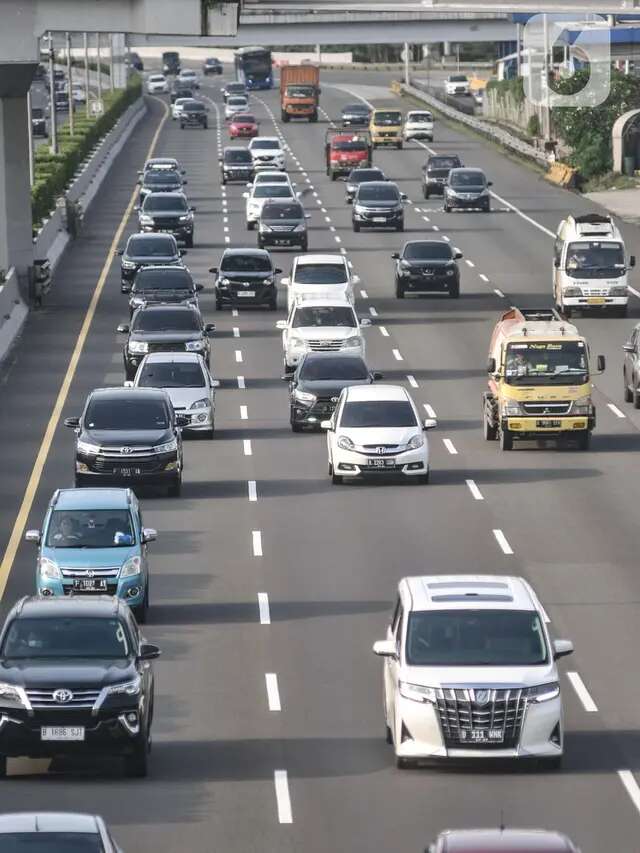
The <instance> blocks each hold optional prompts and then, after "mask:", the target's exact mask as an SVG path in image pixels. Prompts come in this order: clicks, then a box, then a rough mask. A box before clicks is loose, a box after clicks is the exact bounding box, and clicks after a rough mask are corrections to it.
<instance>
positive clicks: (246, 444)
mask: <svg viewBox="0 0 640 853" xmlns="http://www.w3.org/2000/svg"><path fill="white" fill-rule="evenodd" d="M242 451H243V453H244V455H245V456H253V448H252V447H251V439H250V438H245V439H243V441H242Z"/></svg>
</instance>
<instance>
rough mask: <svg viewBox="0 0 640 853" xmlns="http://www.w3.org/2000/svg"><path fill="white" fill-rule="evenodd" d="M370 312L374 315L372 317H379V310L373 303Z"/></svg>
mask: <svg viewBox="0 0 640 853" xmlns="http://www.w3.org/2000/svg"><path fill="white" fill-rule="evenodd" d="M369 313H370V314H371V316H372V317H377V316H378V312H377V310H376V309H375V308H374V307H373V305H372V306H371V307H370V308H369Z"/></svg>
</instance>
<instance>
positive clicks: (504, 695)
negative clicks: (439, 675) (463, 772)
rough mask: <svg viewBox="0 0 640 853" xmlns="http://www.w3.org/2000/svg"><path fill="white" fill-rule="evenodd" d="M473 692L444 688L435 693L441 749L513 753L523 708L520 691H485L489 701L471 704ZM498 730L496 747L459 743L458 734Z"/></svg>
mask: <svg viewBox="0 0 640 853" xmlns="http://www.w3.org/2000/svg"><path fill="white" fill-rule="evenodd" d="M476 692H480V691H477V690H470V689H467V688H453V687H444V688H439V689H438V690H437V691H436V697H437V700H436V701H437V710H438V716H439V717H440V726H441V728H442V735H443V738H444V742H445V746H448V747H464V748H465V749H474V748H475V749H482V750H486V749H513V748H514V747H516V746H517V745H518V743H519V741H520V732H521V729H522V721H523V719H524V712H525V708H526V705H527V699H526V691H525V690H523V689H522V688H513V689H511V688H509V689H495V690H494V689H489V690H488V691H487V692H488V693H489V701H488V702H487V703H486V704H482V705H481V704H480V703H479V702H477V701H474V695H475V693H476ZM474 729H485V730H487V729H499V730H501V731H502V733H503V740H502V741H499V742H496V743H483V744H474V743H473V741H467V740H464V741H463V740H462V738H461V736H460V732H461V731H462V730H464V731H467V732H470V731H473V730H474Z"/></svg>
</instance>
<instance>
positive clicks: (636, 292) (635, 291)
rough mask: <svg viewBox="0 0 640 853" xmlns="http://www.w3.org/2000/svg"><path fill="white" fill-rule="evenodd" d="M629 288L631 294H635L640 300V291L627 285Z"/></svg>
mask: <svg viewBox="0 0 640 853" xmlns="http://www.w3.org/2000/svg"><path fill="white" fill-rule="evenodd" d="M627 287H628V288H629V293H633V295H634V296H637V297H638V299H640V291H638V290H636V289H635V287H631V285H627Z"/></svg>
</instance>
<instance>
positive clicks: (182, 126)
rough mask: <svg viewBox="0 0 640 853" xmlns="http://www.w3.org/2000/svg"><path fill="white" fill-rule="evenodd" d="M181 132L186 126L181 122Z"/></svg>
mask: <svg viewBox="0 0 640 853" xmlns="http://www.w3.org/2000/svg"><path fill="white" fill-rule="evenodd" d="M180 130H184V125H183V124H182V122H180Z"/></svg>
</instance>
